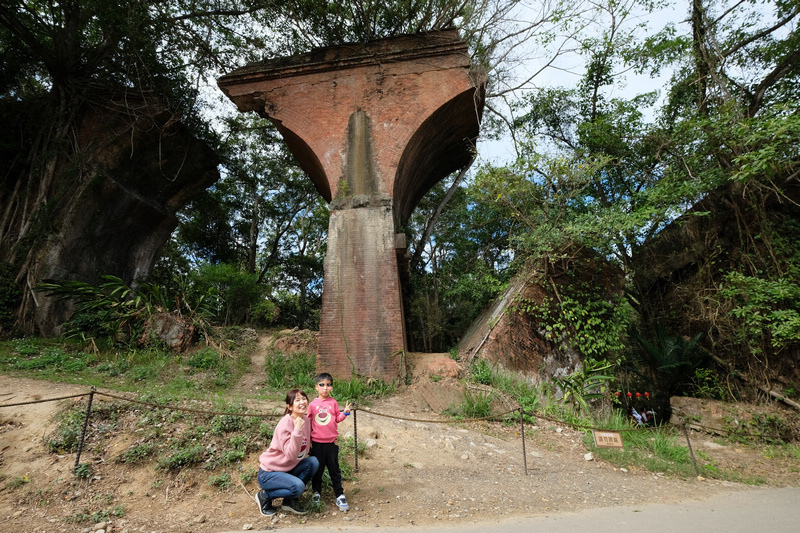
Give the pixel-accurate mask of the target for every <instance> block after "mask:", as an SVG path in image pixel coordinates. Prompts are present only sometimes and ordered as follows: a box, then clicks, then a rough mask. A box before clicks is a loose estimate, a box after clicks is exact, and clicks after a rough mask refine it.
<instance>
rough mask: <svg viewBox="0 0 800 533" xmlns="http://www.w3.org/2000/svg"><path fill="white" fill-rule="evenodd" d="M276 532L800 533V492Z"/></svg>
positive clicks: (763, 491) (260, 526)
mask: <svg viewBox="0 0 800 533" xmlns="http://www.w3.org/2000/svg"><path fill="white" fill-rule="evenodd" d="M266 525H267V524H266V520H264V521H261V520H259V521H258V522H255V529H263V528H264V527H265V526H266ZM277 530H279V531H280V532H281V533H289V532H296V533H299V532H302V533H329V532H331V531H334V532H338V531H342V532H352V533H365V532H367V531H372V532H374V531H384V532H386V533H405V532H409V533H412V532H413V533H420V532H423V531H442V532H446V533H507V532H509V531H514V532H528V531H532V532H533V531H535V532H542V533H575V532H587V533H673V532H680V533H694V532H702V533H762V532H768V533H800V488H787V489H759V488H753V489H745V490H740V491H733V492H728V493H724V494H719V495H715V496H713V497H711V498H709V499H708V500H704V501H692V502H684V503H680V504H672V505H666V504H646V505H641V506H636V507H627V506H626V507H613V508H604V509H590V510H586V511H580V512H576V513H558V514H553V515H543V516H534V517H531V518H521V519H520V518H516V519H513V520H503V519H502V518H501V517H498V518H497V519H495V520H492V518H490V517H485V521H481V522H479V523H468V524H463V523H462V524H459V525H451V524H448V523H447V522H443V523H442V525H435V526H425V527H423V526H398V527H376V526H375V525H369V524H368V523H364V524H359V525H352V524H351V523H349V522H345V521H342V520H341V519H336V520H331V521H329V522H325V525H324V526H323V525H319V526H318V525H313V526H312V525H309V526H305V527H297V528H282V527H280V526H278V528H277ZM229 533H234V532H229ZM235 533H241V532H238V531H237V532H235Z"/></svg>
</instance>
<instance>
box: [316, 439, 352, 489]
mask: <svg viewBox="0 0 800 533" xmlns="http://www.w3.org/2000/svg"><path fill="white" fill-rule="evenodd" d="M310 454H311V455H313V456H314V457H316V458H317V460H318V461H319V468H317V472H316V474H314V477H312V478H311V489H312V490H313V491H314V492H322V473H323V472H324V471H325V467H327V468H328V475H329V476H331V485H332V486H333V493H334V494H335V495H336V497H337V498H338V497H339V496H341V495H342V494H344V489H342V471H341V470H339V445H338V444H336V443H335V442H313V441H312V442H311V453H310Z"/></svg>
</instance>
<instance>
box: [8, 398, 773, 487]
mask: <svg viewBox="0 0 800 533" xmlns="http://www.w3.org/2000/svg"><path fill="white" fill-rule="evenodd" d="M87 395H88V396H89V400H88V404H87V407H86V415H85V416H84V420H83V426H82V428H81V435H80V439H79V441H78V449H77V453H76V456H75V468H74V470H73V471H74V473H77V469H78V467H79V465H80V456H81V453H82V450H83V446H84V442H85V439H86V432H87V429H88V425H89V419H90V416H91V410H92V402H93V400H94V396H95V395H99V396H105V397H108V398H113V399H117V400H121V401H125V402H130V403H134V404H138V405H142V406H147V407H151V408H156V409H167V410H174V411H182V412H187V413H193V414H198V415H203V416H234V417H237V416H241V417H245V416H249V417H259V418H275V417H280V416H283V413H277V412H276V413H231V412H225V411H209V410H204V409H194V408H190V407H181V406H175V405H167V404H160V403H154V402H146V401H142V400H135V399H132V398H128V397H125V396H120V395H117V394H112V393H108V392H100V391H98V390H96V388H95V387H92V389H91V390H90V391H89V392H88V393H81V394H73V395H69V396H59V397H55V398H45V399H39V400H31V401H25V402H15V403H7V404H0V408H3V407H17V406H22V405H29V404H36V403H44V402H54V401H61V400H68V399H72V398H82V397H83V396H87ZM363 410H364V411H365V412H366V413H369V414H372V415H375V416H381V417H385V418H391V419H395V420H403V421H408V422H420V423H425V424H458V423H465V422H476V421H483V420H499V419H501V418H502V417H504V416H506V415H509V414H511V413H514V412H518V413H519V423H520V435H521V439H522V457H523V466H524V469H525V474H526V475H528V458H527V449H526V442H525V420H524V417H525V416H530V417H532V418H534V419H542V420H547V421H549V422H553V423H556V424H562V425H565V426H568V427H571V428H572V429H575V430H579V431H615V432H621V433H622V432H632V431H658V430H662V429H669V428H671V427H675V426H674V425H673V426H667V425H657V426H645V427H630V428H619V429H607V428H600V427H596V426H591V425H587V424H576V423H574V422H568V421H566V420H559V419H556V418H553V417H550V416H547V415H545V414H543V413H541V412H538V411H525V410H524V409H523V408H522V407H517V408H515V409H511V410H509V411H506V412H503V413H500V414H493V415H489V416H484V417H476V418H465V419H460V420H459V419H450V418H447V419H440V420H426V419H418V418H409V417H402V416H397V415H389V414H386V413H381V412H378V411H374V410H372V409H368V408H366V409H363ZM351 411H352V413H353V442H354V457H355V471H356V472H358V471H359V467H358V418H357V417H358V411H359V409H358V407H357V404H354V407H353V408H352V410H351ZM681 426H682V428H683V433H684V436H685V437H686V443H687V445H688V447H689V453H690V455H691V459H692V462H693V464H694V468H695V472H697V475H698V476H700V470H699V467H698V465H697V459H696V458H695V455H694V450H693V449H692V443H691V440H690V439H689V427H688V424H687V423H686V422H685V421H683V423H682V424H681ZM692 428H693V429H700V430H705V431H707V432H709V433H719V432H724V433H727V434H728V435H732V434H736V435H739V436H742V437H758V438H764V437H770V435H765V434H763V433H758V434H755V433H744V432H740V431H735V430H727V429H724V428H711V427H706V426H703V425H701V424H696V423H693V424H692ZM776 438H778V437H777V436H776Z"/></svg>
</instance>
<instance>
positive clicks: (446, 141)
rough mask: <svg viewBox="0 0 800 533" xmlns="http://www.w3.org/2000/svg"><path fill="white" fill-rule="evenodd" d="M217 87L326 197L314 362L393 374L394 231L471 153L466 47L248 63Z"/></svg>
mask: <svg viewBox="0 0 800 533" xmlns="http://www.w3.org/2000/svg"><path fill="white" fill-rule="evenodd" d="M219 85H220V87H221V88H222V90H223V91H224V92H225V93H226V94H227V95H228V96H229V97H230V98H231V99H232V100H233V101H234V102H235V103H236V104H237V106H238V107H239V109H240V110H242V111H257V112H258V113H260V114H261V115H263V116H265V117H268V118H269V119H270V120H272V121H273V122H274V123H275V124H276V125H277V126H278V128H279V130H280V131H281V133H282V135H283V136H284V139H286V142H287V144H288V145H289V147H290V149H291V150H292V152H293V153H294V155H295V157H296V158H297V160H298V161H299V163H300V165H301V166H302V167H303V169H304V170H305V171H306V173H307V174H308V175H309V177H310V178H311V179H312V180H313V181H314V183H315V185H316V187H317V189H318V190H319V192H320V194H322V195H323V196H324V197H325V199H326V200H328V201H329V202H332V203H331V218H330V223H329V230H328V252H327V256H326V258H325V281H324V283H325V285H324V293H323V304H322V317H321V322H320V337H319V356H320V364H321V366H324V367H325V369H326V370H328V371H330V372H331V373H332V374H334V375H338V376H350V375H351V373H352V372H353V371H354V370H355V372H357V373H358V374H362V375H368V376H374V377H382V378H386V379H390V380H391V379H394V378H397V377H398V376H399V372H401V371H402V369H401V368H400V362H401V360H402V358H401V357H400V356H399V355H396V354H397V353H398V352H399V351H401V350H403V349H404V348H405V332H404V322H403V309H402V298H401V290H400V282H399V278H398V272H397V256H396V250H395V246H394V243H395V233H396V228H397V227H398V226H399V224H400V222H401V221H402V220H403V219H405V218H406V217H408V216H409V215H410V213H411V210H412V209H413V207H414V206H415V205H416V202H417V201H418V200H419V198H420V197H421V196H422V195H423V194H424V193H425V192H426V191H427V190H428V189H429V188H430V187H431V186H432V185H433V184H435V183H436V181H438V180H440V179H442V178H443V177H445V176H446V175H447V174H449V173H450V172H453V171H454V170H456V169H458V168H460V167H461V166H463V165H464V164H465V163H466V162H467V161H468V160H469V158H470V146H469V145H470V141H473V140H474V139H475V138H476V137H477V135H478V128H479V120H480V112H481V109H482V97H483V92H482V87H480V86H476V83H475V82H474V81H473V79H472V77H471V76H470V73H469V55H468V53H467V49H466V45H465V44H464V43H463V42H461V41H459V40H458V34H457V33H456V32H455V31H449V32H432V33H430V34H425V35H415V36H402V37H398V38H393V39H386V40H382V41H376V42H374V43H367V44H366V45H347V46H341V47H331V48H325V49H321V50H317V51H314V52H311V53H309V54H304V55H301V56H295V57H292V58H283V59H279V60H272V61H269V62H264V63H254V64H251V65H248V66H246V67H243V68H241V69H237V70H236V71H234V72H232V73H231V74H228V75H226V76H223V77H222V78H221V79H220V80H219ZM478 85H480V84H478ZM354 195H355V196H354ZM361 196H364V198H361Z"/></svg>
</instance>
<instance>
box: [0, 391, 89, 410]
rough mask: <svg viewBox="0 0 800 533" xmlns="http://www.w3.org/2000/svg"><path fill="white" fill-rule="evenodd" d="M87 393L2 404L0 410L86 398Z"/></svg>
mask: <svg viewBox="0 0 800 533" xmlns="http://www.w3.org/2000/svg"><path fill="white" fill-rule="evenodd" d="M87 394H88V393H86V392H83V393H81V394H73V395H71V396H59V397H58V398H45V399H44V400H31V401H29V402H17V403H4V404H0V409H2V408H3V407H17V406H20V405H31V404H33V403H45V402H57V401H60V400H69V399H70V398H82V397H84V396H86V395H87Z"/></svg>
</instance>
